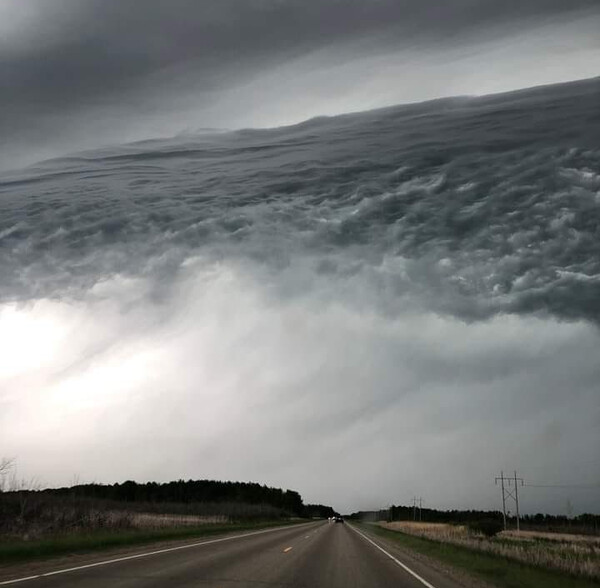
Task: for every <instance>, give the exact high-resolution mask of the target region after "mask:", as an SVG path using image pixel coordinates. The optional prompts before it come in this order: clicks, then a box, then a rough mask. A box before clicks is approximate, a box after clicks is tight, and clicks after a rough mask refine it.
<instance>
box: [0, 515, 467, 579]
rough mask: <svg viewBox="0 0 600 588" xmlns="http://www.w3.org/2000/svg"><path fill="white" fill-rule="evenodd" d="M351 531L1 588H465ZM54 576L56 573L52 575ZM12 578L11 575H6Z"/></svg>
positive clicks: (248, 539)
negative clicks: (277, 587) (273, 587)
mask: <svg viewBox="0 0 600 588" xmlns="http://www.w3.org/2000/svg"><path fill="white" fill-rule="evenodd" d="M394 549H395V548H394V546H392V545H390V544H389V543H386V542H383V541H382V540H381V539H380V538H378V537H376V536H371V535H368V534H365V532H364V530H363V529H357V528H356V527H354V526H351V525H349V524H339V523H328V522H321V521H319V522H314V523H308V524H303V525H295V526H292V527H284V528H279V529H267V530H262V531H258V532H256V531H254V532H250V533H243V534H238V535H232V536H226V537H222V538H214V539H205V540H198V541H197V542H195V543H193V544H186V545H183V546H181V545H180V546H177V547H167V548H161V549H155V550H154V551H153V550H152V548H151V547H148V548H146V549H145V550H141V551H140V552H139V553H136V554H134V555H128V556H125V557H123V556H122V557H119V556H114V557H112V559H111V557H110V556H108V555H106V554H105V555H103V556H98V559H97V561H95V562H94V563H92V564H88V565H85V566H75V567H72V568H71V569H66V570H65V569H64V568H62V569H61V568H57V569H52V568H51V567H50V564H48V569H47V570H45V572H44V575H39V574H40V572H37V574H38V575H35V576H33V577H30V578H28V577H27V576H26V575H25V576H23V575H21V577H16V576H13V577H12V579H11V580H9V581H8V582H7V581H6V580H4V578H3V580H4V581H0V586H19V587H23V588H25V587H28V586H31V587H32V588H37V587H47V588H58V587H61V588H62V587H66V588H70V587H73V588H74V587H77V588H106V587H107V586H110V587H111V588H172V587H177V588H188V587H189V588H191V587H202V588H228V587H230V588H244V587H252V588H257V587H271V586H285V587H286V588H320V587H323V588H359V587H360V588H363V587H364V588H390V587H399V588H424V587H426V588H458V587H459V586H460V584H458V583H456V582H455V581H453V580H451V579H450V578H448V577H447V576H445V575H442V574H441V573H439V572H436V571H435V570H433V569H430V568H428V567H426V566H425V565H424V564H423V563H422V562H418V561H414V560H412V559H410V558H409V561H407V559H406V557H407V556H406V555H404V556H402V555H399V554H398V552H394ZM48 572H51V573H48ZM4 577H6V576H4Z"/></svg>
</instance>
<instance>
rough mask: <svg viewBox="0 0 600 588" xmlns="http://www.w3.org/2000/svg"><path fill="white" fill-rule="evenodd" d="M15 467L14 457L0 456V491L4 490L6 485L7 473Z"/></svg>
mask: <svg viewBox="0 0 600 588" xmlns="http://www.w3.org/2000/svg"><path fill="white" fill-rule="evenodd" d="M14 467H15V458H14V457H0V492H4V491H5V490H6V487H7V485H8V478H9V475H10V474H11V473H12V471H13V470H14Z"/></svg>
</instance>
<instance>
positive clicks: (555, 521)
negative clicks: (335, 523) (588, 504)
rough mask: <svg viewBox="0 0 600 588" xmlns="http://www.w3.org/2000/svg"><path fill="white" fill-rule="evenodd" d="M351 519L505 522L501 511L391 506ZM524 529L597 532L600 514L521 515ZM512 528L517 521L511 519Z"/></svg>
mask: <svg viewBox="0 0 600 588" xmlns="http://www.w3.org/2000/svg"><path fill="white" fill-rule="evenodd" d="M349 518H351V519H354V520H362V521H412V520H422V521H426V522H430V523H455V524H468V523H472V522H475V521H480V520H484V519H487V520H489V519H493V520H497V521H502V512H500V511H498V510H436V509H434V508H423V509H421V510H420V512H419V508H418V507H417V508H414V507H413V506H390V507H389V508H384V509H380V510H371V511H358V512H355V513H352V514H351V515H350V517H349ZM519 520H520V522H521V526H522V527H523V526H525V527H531V528H539V527H544V528H547V529H554V528H556V529H564V528H567V527H575V528H577V529H579V530H580V531H582V532H586V531H588V532H598V529H600V515H595V514H581V515H579V516H576V517H571V518H569V517H566V516H563V515H549V514H542V513H538V514H535V515H521V516H520V517H519ZM509 522H511V526H513V525H514V518H510V519H509Z"/></svg>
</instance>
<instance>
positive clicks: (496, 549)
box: [380, 521, 600, 580]
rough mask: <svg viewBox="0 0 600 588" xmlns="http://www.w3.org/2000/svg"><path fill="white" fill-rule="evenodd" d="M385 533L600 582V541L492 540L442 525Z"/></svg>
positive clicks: (405, 526) (509, 536) (562, 537)
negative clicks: (499, 557) (457, 546)
mask: <svg viewBox="0 0 600 588" xmlns="http://www.w3.org/2000/svg"><path fill="white" fill-rule="evenodd" d="M380 525H381V526H382V527H384V528H386V529H391V530H394V531H401V532H402V533H406V534H408V535H415V536H417V537H424V538H426V539H431V540H433V541H440V542H445V543H452V544H454V545H460V546H463V547H467V548H469V549H475V550H477V551H483V552H486V553H491V554H495V555H499V556H502V557H506V558H509V559H513V560H516V561H520V562H523V563H526V564H530V565H534V566H538V567H543V568H548V569H554V570H560V571H562V572H566V573H568V574H572V575H574V576H580V577H585V578H591V579H594V580H599V579H600V538H599V537H586V536H584V535H569V534H567V533H541V532H534V531H520V532H516V531H504V532H502V533H500V534H499V535H498V536H496V537H493V538H488V537H484V536H483V535H479V534H474V533H472V532H470V531H469V530H468V529H467V528H466V527H464V526H460V525H448V524H443V523H417V522H410V521H397V522H393V523H380Z"/></svg>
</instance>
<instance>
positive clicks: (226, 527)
mask: <svg viewBox="0 0 600 588" xmlns="http://www.w3.org/2000/svg"><path fill="white" fill-rule="evenodd" d="M299 522H305V521H303V520H289V521H281V520H278V521H263V522H252V523H237V524H233V523H232V524H204V525H201V526H193V525H190V524H189V522H188V524H186V525H184V526H178V527H174V526H170V527H169V526H146V527H141V528H135V529H127V530H121V531H119V530H110V531H102V530H94V531H91V532H87V533H81V532H79V533H73V534H66V535H61V536H57V537H50V538H45V539H37V540H28V541H25V540H22V541H15V540H14V539H13V540H10V541H0V566H2V565H9V564H14V563H20V562H25V561H31V560H36V559H44V558H50V557H54V556H60V555H67V554H74V553H86V552H92V551H98V550H102V549H111V548H118V547H128V546H135V545H145V544H150V543H156V542H159V541H168V540H177V539H179V540H181V539H196V538H202V537H208V536H212V535H218V534H222V533H229V532H244V531H252V530H257V529H265V528H269V527H276V526H282V525H286V524H288V525H290V524H297V523H299Z"/></svg>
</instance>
